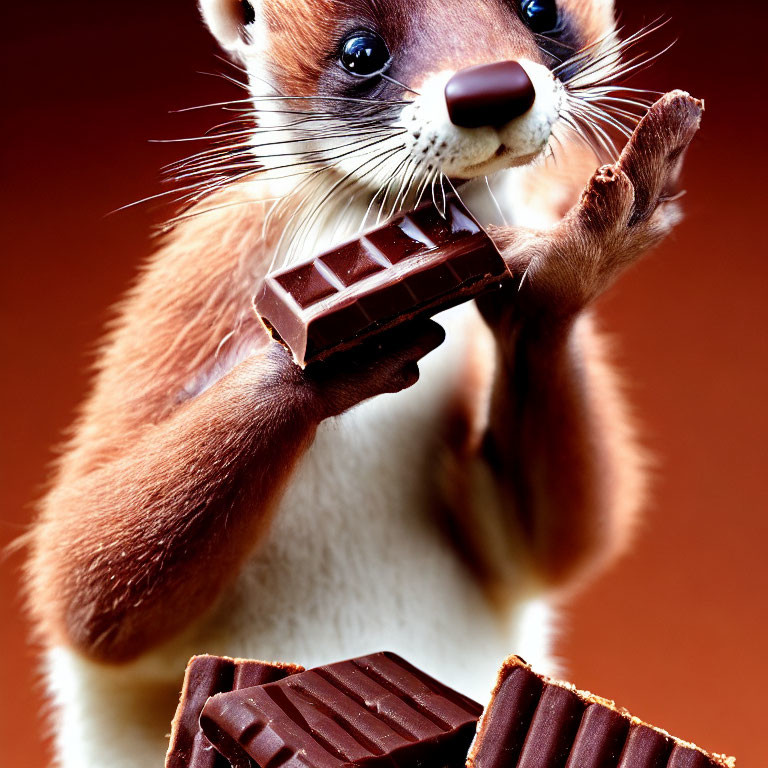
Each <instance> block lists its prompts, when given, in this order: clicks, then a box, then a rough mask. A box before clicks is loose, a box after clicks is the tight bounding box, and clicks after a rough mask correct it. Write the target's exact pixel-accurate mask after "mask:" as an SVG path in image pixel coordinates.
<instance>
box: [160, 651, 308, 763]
mask: <svg viewBox="0 0 768 768" xmlns="http://www.w3.org/2000/svg"><path fill="white" fill-rule="evenodd" d="M303 670H304V668H303V667H299V666H295V665H293V664H270V663H268V662H265V661H245V660H243V659H229V658H226V657H222V656H193V657H192V658H191V659H190V660H189V664H187V670H186V672H185V673H184V684H183V686H182V689H181V699H180V700H179V706H178V707H177V709H176V715H175V716H174V718H173V723H172V725H171V742H170V745H169V747H168V754H167V755H166V758H165V768H229V767H230V763H229V761H227V760H225V759H224V758H223V757H222V756H221V755H220V754H219V753H218V752H217V751H216V750H215V749H214V748H213V745H212V744H211V742H210V741H208V739H207V738H206V737H205V735H204V734H203V732H202V730H201V729H200V713H201V712H202V711H203V705H204V704H205V702H206V701H207V700H208V697H209V696H213V695H214V694H217V693H223V692H224V691H236V690H239V689H241V688H250V687H252V686H254V685H263V684H264V683H272V682H274V681H275V680H281V679H282V678H284V677H287V676H288V675H292V674H295V673H297V672H302V671H303ZM241 757H242V756H241ZM239 764H240V765H244V766H250V765H252V763H251V761H250V759H249V758H247V757H246V762H244V763H243V761H242V759H241V760H240V763H239Z"/></svg>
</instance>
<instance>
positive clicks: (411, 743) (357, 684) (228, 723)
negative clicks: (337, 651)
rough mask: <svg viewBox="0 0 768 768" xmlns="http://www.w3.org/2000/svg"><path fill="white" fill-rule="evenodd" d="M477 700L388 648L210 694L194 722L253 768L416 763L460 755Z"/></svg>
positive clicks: (450, 760)
mask: <svg viewBox="0 0 768 768" xmlns="http://www.w3.org/2000/svg"><path fill="white" fill-rule="evenodd" d="M481 711H482V707H481V706H480V705H479V704H477V703H476V702H474V701H472V700H471V699H468V698H467V697H466V696H463V695H461V694H460V693H457V692H456V691H454V690H452V689H451V688H448V687H447V686H445V685H443V684H442V683H439V682H438V681H437V680H434V679H433V678H431V677H429V676H428V675H425V674H424V673H423V672H421V671H420V670H418V669H416V668H415V667H414V666H412V665H411V664H409V663H408V662H407V661H405V660H403V659H401V658H400V657H399V656H396V655H395V654H392V653H375V654H372V655H370V656H361V657H359V658H356V659H351V660H349V661H342V662H339V663H337V664H329V665H328V666H324V667H317V668H315V669H311V670H308V671H307V672H302V673H301V674H298V675H292V676H290V677H287V678H285V679H284V680H280V681H278V682H276V683H270V684H268V685H263V686H260V687H258V688H248V689H245V690H240V691H235V692H233V693H222V694H219V695H217V696H214V697H213V698H211V699H209V701H208V703H207V704H206V705H205V707H204V708H203V713H202V716H201V718H200V724H201V726H202V728H203V731H204V732H205V734H206V736H207V737H208V738H209V739H210V740H211V742H212V743H213V744H214V745H215V746H216V748H217V749H218V750H219V751H220V752H221V753H222V754H224V755H226V756H227V757H228V758H230V759H232V758H233V757H237V756H239V755H241V754H243V752H245V753H247V754H248V755H249V756H250V757H251V758H252V759H253V760H254V761H255V762H256V763H257V764H258V765H259V766H261V768H278V767H280V768H342V766H347V767H349V766H365V768H377V767H378V766H387V768H417V766H422V765H424V766H436V768H442V766H446V765H457V764H459V763H461V762H463V759H464V757H465V756H466V753H467V748H468V747H469V743H470V741H471V740H472V736H473V735H474V732H475V726H476V723H477V719H478V717H479V716H480V713H481Z"/></svg>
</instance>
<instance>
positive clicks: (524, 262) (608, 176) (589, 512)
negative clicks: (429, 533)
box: [479, 92, 702, 586]
mask: <svg viewBox="0 0 768 768" xmlns="http://www.w3.org/2000/svg"><path fill="white" fill-rule="evenodd" d="M701 110H702V105H701V103H700V102H698V101H696V100H694V99H692V98H691V97H690V96H688V95H687V94H684V93H681V92H675V93H671V94H667V95H666V96H665V97H663V98H662V99H661V100H660V101H659V102H657V103H656V104H655V105H654V106H653V107H652V109H651V110H650V112H649V113H648V115H647V116H646V117H645V118H644V119H643V121H642V122H641V124H640V125H639V126H638V128H637V130H636V131H635V134H634V135H633V137H632V139H631V140H630V142H629V143H628V145H627V147H626V149H625V150H624V152H623V153H622V155H621V157H620V159H619V161H618V162H617V163H616V164H615V165H611V166H606V167H603V168H601V169H600V170H599V171H598V172H597V173H596V174H595V175H594V177H593V178H592V180H591V181H590V182H589V184H588V186H587V189H586V190H585V192H584V193H583V195H582V197H581V200H580V202H579V203H578V204H577V205H576V207H575V208H574V209H573V210H572V211H571V212H570V213H569V214H568V215H567V216H566V217H565V218H564V219H563V221H562V222H561V223H560V224H559V225H557V226H556V227H555V228H554V229H553V230H551V231H549V232H543V233H535V232H530V231H521V230H515V229H501V230H497V231H495V232H492V233H491V234H492V235H493V236H494V239H495V240H496V241H497V243H498V244H499V245H500V247H501V248H502V252H503V253H504V255H505V258H506V259H507V261H508V263H509V264H510V266H511V267H512V269H513V271H515V272H516V273H518V274H523V278H522V282H521V283H520V285H519V286H515V287H513V288H510V289H507V290H506V291H505V292H503V293H499V294H496V295H494V296H491V297H487V298H485V299H483V300H482V301H481V302H479V305H480V310H481V312H482V314H483V315H484V317H485V319H486V321H487V322H488V323H489V325H490V327H491V329H492V331H493V333H494V336H495V339H496V342H497V345H496V346H497V357H498V365H497V374H496V380H495V383H494V390H493V396H492V401H491V407H490V418H489V422H488V427H487V430H486V434H485V438H484V441H483V445H482V449H481V452H482V455H483V458H484V460H485V462H486V463H487V466H488V467H489V468H490V470H491V472H492V474H493V476H494V478H495V481H496V485H497V488H498V490H499V491H500V493H501V495H502V497H503V508H504V509H506V510H508V511H511V514H510V515H509V519H508V523H509V524H510V525H511V526H513V527H514V529H515V536H516V537H518V538H522V539H523V541H524V542H525V548H526V550H527V552H528V553H529V554H530V555H531V563H532V570H533V571H534V572H535V574H536V576H537V578H538V579H540V580H541V581H542V582H544V583H546V584H548V585H557V586H561V585H563V584H568V583H571V582H572V581H574V580H575V579H579V578H582V577H583V576H584V575H585V574H587V573H588V572H590V571H592V570H594V569H595V568H596V567H597V566H599V565H600V564H601V563H602V562H603V561H604V560H605V559H606V558H607V557H608V556H609V555H611V554H612V553H613V552H615V551H616V550H617V549H618V548H620V546H621V544H622V543H623V542H624V541H625V539H626V535H627V532H628V530H629V527H630V525H629V523H630V522H631V520H632V518H633V516H634V514H635V512H636V510H637V508H638V506H639V505H640V503H641V502H642V497H643V493H642V491H643V482H642V461H641V459H640V453H639V451H638V449H637V447H636V444H635V440H634V438H633V434H632V429H631V428H630V426H629V420H628V418H627V414H626V408H625V406H624V404H623V401H622V398H621V396H620V394H619V389H618V387H617V384H616V381H615V379H614V375H613V373H612V372H611V369H610V367H609V365H608V364H607V362H606V357H605V354H604V350H603V344H602V343H601V340H600V338H599V337H598V336H597V334H596V333H595V331H594V327H593V321H592V318H591V315H590V311H589V310H590V307H591V306H592V304H593V302H594V300H595V299H596V298H597V297H598V296H600V295H601V294H602V293H603V291H604V290H605V289H606V288H607V287H608V286H609V285H610V284H611V283H612V282H613V281H614V280H615V279H616V278H617V277H618V275H619V274H620V273H621V272H622V271H623V270H624V269H625V268H626V267H627V266H628V265H630V264H631V263H632V262H634V261H635V260H636V259H637V258H638V257H639V256H640V255H641V254H642V253H644V252H645V251H647V250H648V249H649V248H651V247H653V246H654V245H656V244H657V243H659V242H660V241H661V240H662V238H663V237H664V236H665V235H666V234H667V233H668V232H669V231H670V230H671V229H672V227H673V226H674V224H675V223H676V222H677V221H678V219H679V217H680V211H679V207H678V205H677V203H676V201H675V193H676V190H677V182H678V178H679V173H680V168H681V164H682V157H683V154H684V151H685V149H686V147H687V146H688V144H689V143H690V141H691V139H692V138H693V136H694V134H695V133H696V131H697V129H698V126H699V121H700V116H701Z"/></svg>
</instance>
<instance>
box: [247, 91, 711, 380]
mask: <svg viewBox="0 0 768 768" xmlns="http://www.w3.org/2000/svg"><path fill="white" fill-rule="evenodd" d="M702 111H703V104H702V102H700V101H698V100H697V99H694V98H692V97H691V96H690V95H688V94H687V93H684V92H683V91H674V92H671V93H668V94H666V95H665V96H664V97H662V98H661V99H659V101H657V102H656V103H655V104H654V105H653V106H652V107H651V109H650V110H649V112H648V114H647V115H646V116H645V117H644V118H643V120H641V121H640V123H639V125H638V126H637V128H636V130H635V132H634V133H633V135H632V137H631V139H630V140H629V142H628V144H627V146H626V148H625V149H624V151H623V152H622V155H621V157H620V158H619V160H618V161H617V162H616V163H615V164H614V165H610V166H604V167H602V168H600V169H599V170H598V171H597V172H596V174H595V175H594V177H593V178H592V179H591V181H590V182H589V184H588V185H587V188H586V189H585V191H584V193H583V195H582V198H581V200H580V201H579V203H578V204H577V205H576V206H575V207H574V208H573V209H572V210H571V211H570V212H569V213H568V215H567V216H566V217H565V218H564V219H563V221H562V222H561V223H560V224H559V225H558V226H557V227H555V228H554V229H553V230H552V231H549V232H541V233H538V232H533V231H531V230H526V229H523V228H513V227H504V228H496V229H494V230H493V231H492V235H493V238H492V237H491V236H490V235H489V234H488V233H486V232H485V231H484V229H483V228H482V227H481V226H480V225H479V224H478V222H477V221H476V220H475V219H474V217H473V216H472V214H471V213H470V212H469V210H467V208H465V207H464V205H463V204H462V203H461V202H460V200H459V199H458V198H455V197H454V198H450V199H449V200H448V201H447V202H446V209H445V211H444V212H442V211H438V209H437V208H436V206H434V205H433V204H432V203H429V204H426V205H423V206H421V207H419V208H417V209H416V210H414V211H411V212H409V213H405V214H401V215H398V216H396V217H395V218H393V219H392V220H390V221H389V222H387V223H386V224H385V225H384V226H382V227H379V228H377V229H373V230H370V231H368V232H366V233H364V234H363V235H361V236H360V237H358V238H355V239H354V240H350V241H348V242H346V243H344V244H342V245H340V246H338V247H337V248H334V249H332V250H330V251H327V252H326V253H324V254H321V255H320V256H317V257H314V258H312V259H310V260H309V261H306V262H304V263H301V264H299V265H297V266H293V267H289V268H286V269H282V270H280V271H278V272H275V273H272V274H270V275H268V276H267V278H266V279H265V281H264V285H263V287H262V289H261V292H260V294H259V295H258V296H257V297H256V298H255V300H254V308H255V311H256V313H257V315H258V316H259V317H260V319H261V321H262V323H263V324H264V326H265V327H266V329H267V330H268V332H269V333H270V334H271V335H272V337H273V338H274V339H276V340H277V341H279V342H281V343H283V344H284V345H285V346H286V347H288V349H289V350H290V351H291V353H292V355H293V358H294V361H295V362H296V363H297V364H298V365H300V366H301V367H304V366H305V365H306V364H308V363H311V362H315V361H319V360H323V359H325V358H327V357H329V356H330V355H332V354H334V353H336V352H339V351H342V350H345V349H350V348H352V347H354V346H356V345H357V344H359V343H360V342H362V341H363V340H365V339H367V338H369V337H371V336H372V335H375V334H378V333H381V332H383V331H386V330H389V329H391V328H394V327H396V326H399V325H401V324H402V323H405V322H408V321H410V320H413V319H414V318H417V317H430V316H432V315H434V314H436V313H437V312H440V311H442V310H445V309H449V308H450V307H453V306H455V305H457V304H460V303H462V302H464V301H468V300H470V299H476V298H481V297H482V302H481V307H482V308H483V309H484V310H488V309H489V307H488V302H489V300H490V302H491V303H492V302H493V301H497V299H496V298H495V297H493V296H491V297H490V299H489V297H487V296H484V294H488V293H489V292H490V291H491V290H492V289H494V288H498V287H500V286H503V285H505V284H506V285H507V286H514V285H515V281H514V278H515V277H517V278H518V281H517V282H518V284H519V283H520V278H521V277H522V276H523V275H524V274H525V276H526V278H527V285H525V286H524V290H523V291H522V292H521V294H520V297H519V300H520V304H521V307H523V309H522V312H523V313H525V312H528V313H529V314H539V313H541V312H542V311H543V312H549V313H550V314H551V315H552V316H555V317H557V316H562V315H565V316H570V315H572V314H575V313H577V312H579V311H580V310H582V309H584V308H585V307H586V306H587V305H588V304H589V303H590V302H591V301H592V300H594V299H595V298H596V297H597V296H598V295H599V294H600V293H602V291H603V290H604V289H605V288H606V287H607V285H608V284H609V283H610V282H611V281H612V280H613V279H615V277H617V276H618V274H619V273H620V272H621V271H622V270H623V269H624V268H625V267H626V266H627V265H628V264H629V263H631V262H632V261H633V260H634V258H635V257H636V256H638V255H639V254H640V253H642V252H643V251H644V250H646V249H647V248H649V247H651V246H653V245H655V244H656V242H658V240H659V239H661V237H662V236H663V234H664V233H665V232H666V231H667V230H668V229H670V228H671V226H672V225H673V224H674V221H675V220H676V209H675V207H674V205H672V206H669V205H667V204H669V203H670V202H671V201H673V198H674V197H675V194H674V192H675V191H676V190H677V185H678V183H679V174H680V169H681V166H682V157H683V155H684V152H685V149H686V148H687V146H688V145H689V143H690V142H691V140H692V139H693V136H694V135H695V134H696V132H697V130H698V128H699V123H700V119H701V113H702ZM509 295H510V292H509V291H502V292H500V293H499V294H498V296H499V297H500V298H501V299H502V300H503V301H505V302H507V303H509V302H508V299H509ZM526 304H529V305H531V306H530V307H528V309H525V308H524V305H526ZM512 309H514V307H512ZM483 314H484V315H486V316H487V317H492V316H493V315H494V314H495V313H494V312H491V311H484V312H483Z"/></svg>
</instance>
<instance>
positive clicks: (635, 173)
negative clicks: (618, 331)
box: [481, 91, 703, 323]
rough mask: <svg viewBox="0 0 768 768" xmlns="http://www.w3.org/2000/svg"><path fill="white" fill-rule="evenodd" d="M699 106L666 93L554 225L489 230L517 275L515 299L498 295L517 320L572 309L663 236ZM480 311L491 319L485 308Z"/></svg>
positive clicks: (674, 208)
mask: <svg viewBox="0 0 768 768" xmlns="http://www.w3.org/2000/svg"><path fill="white" fill-rule="evenodd" d="M702 111H703V105H702V103H701V102H700V101H698V100H696V99H694V98H692V97H691V96H689V95H688V94H687V93H684V92H682V91H673V92H672V93H668V94H666V95H665V96H664V97H662V98H661V99H660V100H659V101H657V102H656V103H655V104H654V105H653V106H652V107H651V109H650V110H649V112H648V114H647V115H646V116H645V117H644V118H643V119H642V121H641V122H640V124H639V125H638V126H637V129H636V130H635V132H634V134H633V135H632V137H631V139H630V140H629V142H628V143H627V146H626V147H625V149H624V151H623V152H622V154H621V157H620V158H619V160H618V161H617V162H616V163H615V164H613V165H607V166H603V167H602V168H600V169H599V170H598V171H597V172H596V173H595V175H594V176H593V177H592V179H591V180H590V182H589V183H588V184H587V187H586V189H585V190H584V192H583V194H582V196H581V199H580V201H579V202H578V204H577V205H576V206H575V207H574V208H573V209H572V210H571V211H570V212H569V213H568V214H567V215H566V216H565V218H564V219H563V220H562V221H561V222H560V223H559V224H558V225H557V226H556V227H555V228H554V229H552V230H550V231H546V232H530V231H522V232H521V231H514V230H512V231H505V230H498V231H497V232H495V233H492V234H493V236H494V239H496V240H497V242H498V243H499V245H500V246H501V247H502V252H503V253H504V256H505V258H506V259H507V261H508V263H509V264H510V267H511V269H512V270H513V271H514V272H516V273H518V274H523V275H524V277H523V281H522V284H521V286H520V289H519V291H518V293H517V296H516V297H513V296H508V297H506V298H507V301H508V302H511V303H515V304H516V305H517V310H516V312H515V314H516V315H517V316H518V319H524V318H525V317H526V316H531V315H536V316H541V317H551V318H562V317H570V316H573V315H575V314H577V313H578V312H580V311H581V310H583V309H584V308H585V307H586V306H588V305H589V304H590V303H591V302H592V301H593V300H594V299H595V298H597V296H599V295H600V294H601V293H602V292H603V291H604V290H605V289H606V288H607V287H608V286H609V285H610V284H611V283H612V282H613V281H614V280H615V279H616V278H617V277H618V276H619V274H621V272H622V271H623V270H624V269H625V268H626V267H627V266H628V265H629V264H631V263H632V262H633V261H635V260H636V259H637V258H638V257H639V256H640V255H641V254H642V253H643V252H645V251H646V250H648V249H649V248H652V247H653V246H655V245H656V244H657V243H659V242H660V241H661V240H662V239H663V238H664V237H665V236H666V235H667V234H668V233H669V231H670V230H671V229H672V227H673V226H674V225H675V224H676V223H677V221H678V220H679V218H680V208H679V205H678V203H677V197H678V192H679V188H678V183H679V179H680V172H681V168H682V164H683V158H684V155H685V150H686V149H687V147H688V145H689V144H690V142H691V140H692V139H693V137H694V135H695V134H696V132H697V130H698V128H699V124H700V121H701V113H702ZM481 309H482V310H483V311H484V314H485V315H486V317H487V318H488V319H489V320H490V321H491V322H492V323H493V308H492V307H491V306H490V305H489V304H488V303H486V304H485V305H482V306H481Z"/></svg>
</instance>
